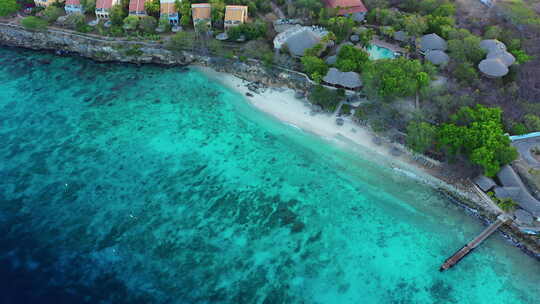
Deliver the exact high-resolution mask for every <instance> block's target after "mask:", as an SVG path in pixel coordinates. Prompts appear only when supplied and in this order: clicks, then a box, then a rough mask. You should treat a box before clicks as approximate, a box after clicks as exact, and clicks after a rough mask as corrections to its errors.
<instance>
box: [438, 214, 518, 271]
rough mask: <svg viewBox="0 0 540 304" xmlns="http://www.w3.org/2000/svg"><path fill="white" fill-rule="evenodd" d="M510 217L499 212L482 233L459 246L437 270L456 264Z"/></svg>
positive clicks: (446, 268) (443, 269)
mask: <svg viewBox="0 0 540 304" xmlns="http://www.w3.org/2000/svg"><path fill="white" fill-rule="evenodd" d="M509 219H510V218H509V217H508V216H507V215H505V214H501V215H499V216H498V217H497V220H496V221H495V222H493V223H492V224H491V225H489V226H488V227H487V228H486V229H485V230H484V231H482V233H480V234H479V235H478V236H477V237H475V238H474V239H473V240H472V241H470V242H469V243H467V244H466V245H465V246H463V247H461V249H459V250H458V251H456V253H454V254H453V255H452V256H451V257H449V258H448V259H447V260H446V261H444V263H443V264H442V265H441V268H440V269H439V271H445V270H448V269H449V268H451V267H452V266H454V265H456V264H457V263H459V261H461V260H462V259H463V258H464V257H465V256H467V255H468V254H469V253H470V252H471V251H473V250H474V249H475V248H476V247H478V245H480V243H482V242H483V241H484V240H485V239H487V238H488V237H489V236H490V235H491V234H493V232H495V231H496V230H497V229H499V227H500V226H501V225H502V224H504V223H505V222H507V221H508V220H509Z"/></svg>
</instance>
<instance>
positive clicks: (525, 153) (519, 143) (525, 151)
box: [512, 137, 540, 170]
mask: <svg viewBox="0 0 540 304" xmlns="http://www.w3.org/2000/svg"><path fill="white" fill-rule="evenodd" d="M512 145H513V146H514V147H516V148H517V149H518V151H519V154H520V155H521V157H522V158H523V160H525V162H526V163H527V165H529V166H530V167H531V168H534V169H538V170H540V162H539V161H537V160H536V159H535V158H534V157H533V155H532V153H531V149H532V148H534V147H540V137H533V138H527V139H520V140H516V141H514V142H513V143H512Z"/></svg>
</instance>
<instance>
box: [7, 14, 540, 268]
mask: <svg viewBox="0 0 540 304" xmlns="http://www.w3.org/2000/svg"><path fill="white" fill-rule="evenodd" d="M0 45H4V46H10V47H21V48H27V49H33V50H40V51H52V52H55V53H57V54H59V55H77V56H82V57H86V58H89V59H92V60H95V61H97V62H123V63H133V64H158V65H164V66H187V65H200V66H205V67H210V68H212V69H214V70H216V71H218V72H224V73H228V74H231V75H234V76H237V77H239V78H242V79H244V80H247V81H249V82H252V83H257V84H258V85H255V86H263V87H264V86H268V87H289V88H291V89H294V90H296V91H298V92H307V91H308V90H309V88H310V87H311V86H312V83H311V81H310V80H309V79H308V78H307V77H306V75H304V74H302V73H300V72H296V71H292V70H287V69H284V68H279V67H273V68H267V67H264V66H263V64H262V63H260V62H258V61H256V60H250V61H247V62H240V61H238V60H235V59H227V58H218V57H210V56H203V55H197V54H194V53H191V52H188V51H182V52H172V51H170V50H167V49H166V48H165V46H164V45H163V44H162V43H158V42H138V41H130V40H122V39H115V38H108V37H100V36H95V35H88V34H80V33H77V32H72V31H68V30H57V29H48V30H45V31H29V30H26V29H24V28H23V27H21V26H20V25H17V24H10V23H2V22H0ZM437 188H438V190H439V192H440V193H441V195H444V196H445V197H447V198H449V199H450V200H451V201H452V202H453V203H455V204H456V205H458V206H460V207H462V208H463V209H465V211H466V212H467V213H469V214H471V215H473V216H475V217H477V218H479V219H480V220H482V221H483V222H484V223H489V222H492V221H494V220H495V218H496V217H497V215H496V214H493V212H490V211H489V210H487V209H486V208H484V207H483V206H481V205H480V204H478V203H475V202H474V201H473V199H471V198H469V197H465V196H464V195H462V194H460V193H458V191H452V190H451V189H450V188H451V187H437ZM500 231H501V233H502V234H503V235H504V237H505V238H506V239H507V240H509V241H510V242H511V243H512V244H513V245H515V246H517V247H519V248H520V249H522V250H523V251H524V252H525V253H526V254H528V255H530V256H532V257H535V258H537V259H538V260H540V242H539V240H538V239H537V238H536V237H535V236H531V235H527V234H524V233H522V232H521V231H520V230H519V229H518V228H517V227H515V226H514V225H505V226H503V227H501V228H500ZM472 237H474V236H471V238H472ZM452 250H453V249H452V248H449V254H450V253H451V251H452Z"/></svg>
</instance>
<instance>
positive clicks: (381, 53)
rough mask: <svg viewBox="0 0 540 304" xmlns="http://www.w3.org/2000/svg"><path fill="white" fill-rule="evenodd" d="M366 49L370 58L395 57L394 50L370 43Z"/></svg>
mask: <svg viewBox="0 0 540 304" xmlns="http://www.w3.org/2000/svg"><path fill="white" fill-rule="evenodd" d="M367 51H368V53H369V59H371V60H378V59H394V58H396V54H395V53H394V51H392V50H391V49H388V48H385V47H382V46H378V45H375V44H372V45H370V46H369V47H368V48H367Z"/></svg>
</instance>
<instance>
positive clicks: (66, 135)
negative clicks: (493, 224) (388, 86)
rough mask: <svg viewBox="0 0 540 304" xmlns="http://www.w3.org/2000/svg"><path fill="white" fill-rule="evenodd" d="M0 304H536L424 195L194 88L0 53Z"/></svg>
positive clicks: (141, 71) (522, 273)
mask: <svg viewBox="0 0 540 304" xmlns="http://www.w3.org/2000/svg"><path fill="white" fill-rule="evenodd" d="M0 142H1V143H2V145H0V159H1V160H2V161H1V162H0V189H1V192H0V195H1V196H0V231H2V234H1V235H0V280H1V284H0V286H1V287H0V288H1V292H0V302H1V303H490V304H493V303H538V297H539V296H540V290H539V289H540V287H539V284H538V283H539V282H540V264H539V263H538V262H537V261H536V260H533V259H532V258H530V257H528V256H526V255H524V254H523V253H522V252H521V251H520V250H519V249H517V248H515V247H513V246H511V245H510V244H509V243H508V242H506V241H505V240H504V239H503V238H502V237H501V236H500V235H494V236H493V237H492V238H491V239H489V240H488V241H487V242H486V243H484V244H483V245H482V246H481V247H480V248H478V249H477V250H476V251H475V252H474V253H473V254H472V255H471V256H468V257H467V258H465V259H464V260H463V261H462V263H460V264H459V265H458V266H457V267H456V268H454V269H451V270H450V271H448V272H445V273H439V272H438V268H439V266H440V264H441V263H442V262H443V261H444V259H445V258H446V257H447V256H448V255H449V254H451V253H452V252H454V251H455V250H456V249H458V248H459V247H461V246H462V245H463V244H464V243H465V242H467V241H468V240H470V238H472V237H473V236H474V235H475V234H476V233H478V232H480V231H481V230H482V229H483V225H482V224H481V223H480V222H479V221H477V220H476V219H474V218H472V217H469V216H467V215H465V214H464V212H463V210H460V209H459V208H457V207H455V205H453V204H452V203H451V202H449V201H448V200H447V199H445V198H443V197H441V196H440V195H439V194H438V193H437V192H435V191H433V190H431V189H430V188H428V187H426V186H424V185H422V184H419V183H417V182H415V181H414V180H411V179H409V178H407V177H404V176H401V175H398V174H396V173H395V172H394V171H392V170H391V169H390V167H388V166H386V165H384V162H377V161H374V160H375V159H376V156H374V155H371V154H369V153H368V152H367V151H365V152H363V153H361V154H360V155H356V154H352V153H349V152H347V151H343V150H340V149H338V148H337V147H333V146H331V145H329V144H328V143H326V142H324V141H322V140H321V139H319V138H316V137H313V136H310V135H309V134H305V133H302V132H300V131H298V130H296V129H294V128H292V127H289V126H286V125H283V124H281V123H279V122H277V121H274V120H273V119H271V118H269V117H267V116H265V115H264V114H261V113H259V112H257V111H256V110H255V109H253V108H251V107H250V106H249V105H248V104H247V103H246V101H245V100H244V98H243V96H240V95H237V94H236V93H234V92H232V91H230V90H228V89H226V88H224V87H222V86H221V85H219V84H218V83H215V82H212V81H210V80H209V79H208V78H207V77H206V76H204V75H203V74H201V73H199V72H197V71H196V70H183V69H180V68H170V69H168V68H163V67H155V66H145V67H137V66H126V65H116V64H96V63H93V62H91V61H87V60H82V59H78V58H57V57H54V56H52V55H46V54H39V53H33V52H27V51H22V50H13V49H0Z"/></svg>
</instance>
